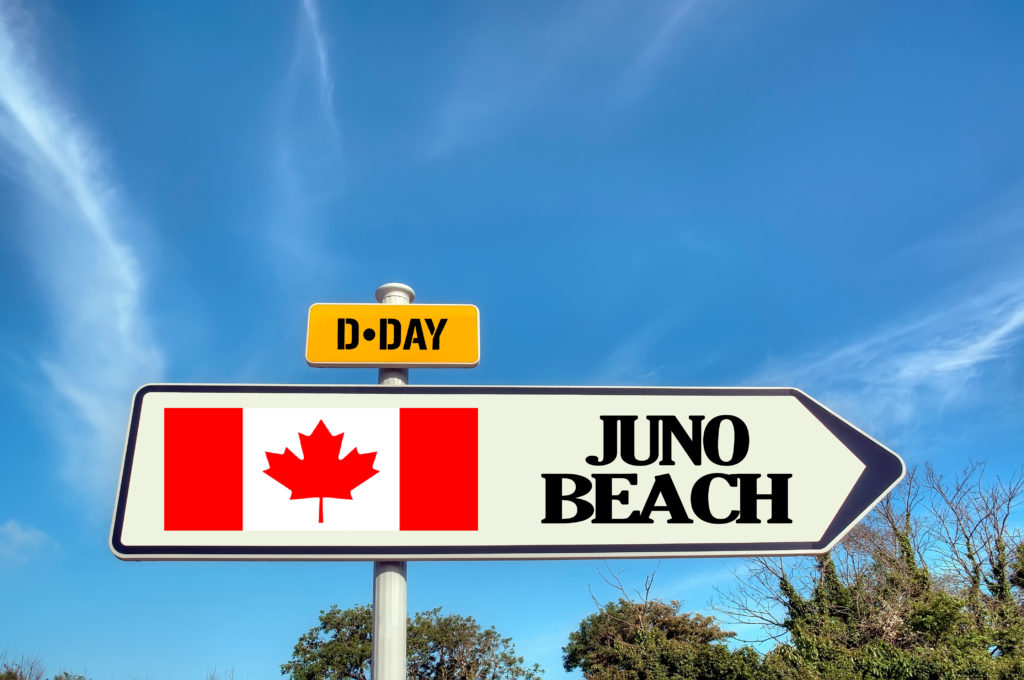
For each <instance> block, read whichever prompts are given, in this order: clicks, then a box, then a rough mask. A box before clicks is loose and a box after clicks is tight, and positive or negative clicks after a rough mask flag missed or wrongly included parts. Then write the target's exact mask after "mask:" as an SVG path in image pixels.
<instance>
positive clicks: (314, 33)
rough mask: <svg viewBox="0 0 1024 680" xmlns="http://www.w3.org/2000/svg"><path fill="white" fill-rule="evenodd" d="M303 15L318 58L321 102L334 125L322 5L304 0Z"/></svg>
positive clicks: (312, 47) (311, 44)
mask: <svg viewBox="0 0 1024 680" xmlns="http://www.w3.org/2000/svg"><path fill="white" fill-rule="evenodd" d="M302 16H303V19H305V21H304V26H305V28H306V35H307V36H308V48H309V50H310V51H311V52H312V53H313V56H314V58H315V60H316V73H317V83H318V84H319V86H320V88H319V89H320V103H321V105H322V106H323V109H324V115H325V116H326V117H327V119H328V120H329V122H330V123H331V126H332V128H333V127H334V79H333V78H331V68H330V63H329V62H328V59H327V44H326V42H325V41H324V33H323V30H322V29H321V28H320V6H319V5H318V4H317V1H316V0H302Z"/></svg>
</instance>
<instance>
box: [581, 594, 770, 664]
mask: <svg viewBox="0 0 1024 680" xmlns="http://www.w3.org/2000/svg"><path fill="white" fill-rule="evenodd" d="M653 580H654V575H653V574H651V575H650V576H648V577H647V579H646V580H645V581H644V588H643V589H642V590H638V591H637V594H638V595H639V599H638V600H634V599H633V598H632V597H631V596H630V595H629V593H627V591H626V589H625V587H623V585H622V583H621V581H619V580H618V578H617V577H615V576H614V575H613V576H612V580H610V579H608V578H605V581H606V582H608V583H609V584H610V585H612V587H614V588H615V589H616V590H618V591H619V592H620V594H621V597H619V599H618V600H617V601H615V602H608V603H606V604H604V605H600V604H599V605H598V611H597V612H596V613H594V614H590V615H589V616H587V617H586V618H585V619H583V621H582V622H580V627H579V629H578V630H576V631H573V632H572V633H570V635H569V642H568V644H567V645H566V646H565V647H563V648H562V654H563V656H562V658H563V662H564V666H565V670H567V671H572V670H575V669H580V670H582V671H583V675H584V677H586V678H587V680H668V679H669V678H673V679H675V678H694V679H703V678H709V679H710V678H721V679H726V680H728V679H730V678H737V679H738V678H754V677H757V673H758V672H759V670H760V665H761V664H760V657H759V655H758V654H757V653H756V652H755V651H754V650H753V649H751V648H744V649H741V650H738V651H735V652H734V651H731V650H729V648H728V647H727V646H726V645H724V644H722V642H723V641H724V640H727V639H729V638H730V637H732V636H733V635H734V634H733V633H731V632H728V631H725V630H722V628H720V627H719V626H718V624H717V623H716V622H715V620H714V618H713V617H710V616H702V615H701V614H693V613H683V612H680V603H679V602H678V601H675V600H673V601H671V602H665V601H663V600H659V599H654V598H651V596H650V591H651V586H652V584H653ZM595 604H597V602H596V600H595Z"/></svg>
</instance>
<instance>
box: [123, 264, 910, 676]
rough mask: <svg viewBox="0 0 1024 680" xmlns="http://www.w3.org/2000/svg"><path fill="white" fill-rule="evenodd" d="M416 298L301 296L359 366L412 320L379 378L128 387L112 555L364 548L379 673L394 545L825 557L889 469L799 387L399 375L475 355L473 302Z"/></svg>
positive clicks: (336, 556) (395, 625)
mask: <svg viewBox="0 0 1024 680" xmlns="http://www.w3.org/2000/svg"><path fill="white" fill-rule="evenodd" d="M413 297H414V293H413V291H412V289H411V288H409V287H408V286H404V285H402V284H387V285H385V286H381V288H380V289H378V291H377V300H378V301H379V302H381V303H384V304H383V305H371V306H360V307H374V309H373V310H366V309H358V310H353V309H351V307H352V306H347V305H341V306H324V309H323V310H320V311H317V312H314V310H316V309H317V307H318V306H316V305H314V307H313V309H311V311H310V340H309V343H308V345H307V359H308V360H309V361H310V363H315V364H316V365H335V364H337V365H342V364H344V365H365V364H359V363H347V362H351V361H354V360H353V359H352V357H353V356H355V355H348V354H346V355H343V356H341V357H339V355H338V353H339V352H341V353H344V352H350V351H352V350H354V349H356V345H355V344H353V343H354V342H355V341H354V338H355V337H356V335H355V333H356V332H357V330H359V331H362V332H363V333H364V334H363V336H362V341H366V339H367V338H368V337H371V336H376V333H377V332H381V330H382V329H383V330H384V331H387V332H391V331H388V329H391V330H392V331H393V335H392V336H389V337H388V339H387V341H386V342H385V343H383V344H381V343H380V342H377V343H376V344H375V345H373V347H371V349H372V350H373V352H376V353H380V352H392V351H395V350H399V349H400V348H401V347H404V344H406V340H402V342H401V343H399V344H398V345H395V343H396V342H397V337H398V335H399V331H398V326H401V328H402V331H401V332H402V334H403V337H405V338H408V337H410V336H411V337H414V340H413V341H409V342H408V344H409V349H410V350H411V351H412V350H418V349H419V345H420V342H419V338H420V337H421V336H420V335H419V331H415V330H410V329H414V328H416V327H419V328H420V329H421V330H423V331H424V334H423V335H422V341H423V345H425V346H426V347H427V348H428V349H427V350H426V352H427V353H426V354H417V355H416V356H415V357H414V359H415V362H414V361H412V359H411V358H410V356H409V355H401V354H389V355H386V356H387V357H391V359H389V360H382V359H381V358H380V357H379V356H376V355H374V356H375V357H376V358H375V361H377V362H378V363H377V364H376V365H378V366H380V368H379V385H147V386H145V387H143V388H141V389H140V390H139V391H138V393H137V394H136V396H135V402H134V405H133V409H132V417H131V423H130V426H129V432H128V440H127V445H126V449H125V457H124V462H123V464H122V470H121V480H120V485H119V489H118V496H117V505H116V510H115V515H114V522H113V526H112V529H111V543H110V545H111V549H112V550H113V552H114V554H115V555H117V556H118V557H120V558H121V559H127V560H188V559H192V560H197V559H198V560H201V559H258V560H288V559H300V560H310V559H329V560H345V559H348V560H374V561H375V562H374V635H373V677H374V680H402V679H403V678H404V676H405V663H406V661H405V643H406V562H405V560H410V559H414V560H465V559H565V558H594V557H605V558H612V557H685V556H730V555H735V556H752V555H806V554H815V553H822V552H825V551H827V550H829V549H830V548H831V547H832V546H834V545H835V544H836V543H837V542H838V541H839V540H840V539H841V538H842V537H843V535H844V534H845V533H846V532H847V531H848V530H849V529H850V528H852V527H853V526H854V524H856V523H857V522H858V521H859V520H860V519H861V518H862V517H863V516H864V515H865V514H867V512H869V511H870V509H871V508H872V507H873V506H874V505H875V504H876V503H877V502H878V501H879V500H880V499H881V498H882V497H883V496H884V495H885V494H886V493H887V492H888V491H889V490H890V489H892V487H893V486H895V484H896V483H897V482H898V481H899V480H900V479H901V478H902V477H903V474H904V465H903V461H902V460H900V458H899V457H898V456H897V455H896V454H895V453H893V452H892V451H890V450H889V449H887V448H885V447H884V446H882V445H881V444H879V443H878V442H876V441H875V440H874V439H872V438H871V437H869V436H868V435H866V434H864V433H863V432H861V431H860V430H858V429H857V428H855V427H854V426H853V425H851V424H850V423H848V422H846V421H845V420H843V419H842V418H840V417H839V416H838V415H836V414H835V413H833V412H832V411H830V410H829V409H827V408H826V407H824V406H823V405H821V404H820V403H818V402H817V401H815V400H814V399H812V398H811V397H809V396H807V395H806V394H804V393H803V392H801V391H799V390H796V389H792V388H671V387H667V388H657V387H484V386H410V385H408V368H407V366H409V365H431V364H430V363H429V357H430V356H431V355H430V354H429V352H430V351H431V350H430V349H429V348H432V347H434V344H433V341H434V340H437V347H438V348H440V347H442V346H446V345H444V343H445V342H446V341H447V340H449V339H455V340H458V341H459V342H457V343H454V344H453V345H450V346H446V347H455V345H459V346H461V347H462V349H461V350H459V351H460V352H462V351H463V350H466V348H467V347H469V348H473V347H475V349H473V350H471V351H465V352H463V354H461V355H459V356H458V357H456V358H458V359H460V360H467V361H477V360H478V359H479V340H478V337H479V336H478V326H477V325H476V324H477V323H478V321H477V318H478V317H477V314H476V308H475V307H472V306H469V305H463V306H458V305H449V306H442V305H436V306H431V305H422V306H420V305H411V304H410V303H411V302H412V300H413ZM327 307H333V309H332V310H331V311H330V313H327V312H326V311H325V310H326V308H327ZM419 307H422V308H423V311H421V310H420V309H418V308H419ZM455 307H460V308H463V309H461V312H460V313H462V312H467V311H468V310H466V309H464V308H466V307H472V313H471V315H470V316H471V317H472V318H471V319H470V318H469V316H467V317H466V319H463V321H464V322H465V323H456V322H454V321H451V319H453V318H455V317H454V316H453V315H452V314H453V313H452V308H455ZM392 308H393V309H392ZM432 308H434V309H432ZM436 308H446V309H443V310H441V311H440V312H439V311H438V309H436ZM321 313H323V314H326V316H322V315H321ZM314 317H316V318H317V321H316V323H314ZM325 319H326V320H325ZM413 319H418V320H419V323H416V324H414V323H412V320H413ZM442 319H448V321H445V322H444V323H442V321H441V320H442ZM467 319H468V320H467ZM428 320H429V322H430V323H427V321H428ZM449 324H450V325H449ZM325 329H326V330H325ZM371 329H376V332H375V333H374V334H370V333H368V332H366V331H368V330H371ZM429 329H433V331H432V333H430V334H429V335H428V334H427V331H429ZM445 329H447V330H456V331H457V332H456V333H453V334H452V335H450V336H446V335H444V333H445V332H447V330H445ZM467 329H471V330H467ZM315 334H321V335H323V334H326V336H325V337H326V340H325V338H324V337H321V338H320V339H319V340H317V341H315V340H314V338H313V337H312V336H313V335H315ZM410 334H411V335H410ZM318 342H319V345H317V343H318ZM460 343H461V344H460ZM310 346H318V347H319V349H316V347H314V349H313V351H312V353H310V350H309V347H310ZM382 346H383V347H384V348H385V349H381V347H382ZM392 346H393V348H392V349H387V348H388V347H392ZM346 347H347V349H346ZM371 354H372V353H371ZM368 356H369V355H368ZM453 356H454V355H452V354H449V355H445V356H444V357H443V359H441V360H439V361H443V362H447V363H446V364H444V365H454V364H453V361H455V359H453ZM364 358H365V357H364ZM388 361H394V362H395V363H393V364H392V363H388ZM332 362H334V363H332ZM416 362H420V363H416ZM466 365H469V364H468V363H467V364H466ZM299 452H301V454H302V456H301V458H300V457H299V456H298V455H296V454H297V453H299Z"/></svg>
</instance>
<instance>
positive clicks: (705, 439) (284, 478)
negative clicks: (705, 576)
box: [111, 385, 904, 560]
mask: <svg viewBox="0 0 1024 680" xmlns="http://www.w3.org/2000/svg"><path fill="white" fill-rule="evenodd" d="M903 473H904V466H903V462H902V461H901V460H900V458H899V457H898V456H896V454H894V453H892V452H891V451H889V450H888V449H886V448H885V447H883V446H882V445H880V444H879V443H877V442H876V441H874V440H873V439H871V438H870V437H868V436H867V435H865V434H864V433H862V432H861V431H859V430H857V429H856V428H855V427H853V426H852V425H850V424H849V423H847V422H846V421H844V420H842V419H841V418H839V417H838V416H836V415H835V414H834V413H832V412H831V411H829V410H828V409H827V408H825V407H823V406H822V405H821V404H819V403H818V402H816V401H814V400H813V399H811V398H810V397H808V396H807V395H805V394H804V393H802V392H800V391H799V390H795V389H790V388H750V389H743V388H648V387H637V388H629V387H597V388H584V387H477V386H473V387H450V386H409V387H381V386H333V385H331V386H328V385H318V386H314V385H310V386H292V385H149V386H146V387H143V388H142V389H140V390H139V392H138V393H137V394H136V397H135V402H134V406H133V410H132V417H131V424H130V427H129V431H128V439H127V445H126V448H125V457H124V462H123V465H122V470H121V480H120V485H119V490H118V497H117V505H116V509H115V514H114V521H113V527H112V531H111V549H112V550H113V552H114V553H115V554H116V555H117V556H118V557H120V558H122V559H165V560H183V559H259V560H270V559H351V560H420V559H435V560H441V559H452V560H455V559H458V560H466V559H560V558H604V557H608V558H611V557H616V558H618V557H681V556H698V555H718V556H722V555H786V554H809V553H819V552H823V551H825V550H828V549H829V548H830V547H831V546H832V545H834V544H835V543H836V542H837V541H838V540H839V539H840V538H841V537H842V536H843V535H844V534H845V533H846V531H848V530H849V529H850V527H852V526H853V525H854V524H855V523H856V522H857V521H858V520H859V519H860V518H861V517H863V516H864V514H866V513H867V512H868V511H869V510H870V509H871V507H872V506H873V505H874V504H875V503H876V502H878V500H879V499H880V498H881V497H882V496H883V495H884V494H885V493H886V492H888V491H889V490H890V489H891V488H892V487H893V486H894V485H895V484H896V483H897V482H898V481H899V480H900V479H901V478H902V476H903Z"/></svg>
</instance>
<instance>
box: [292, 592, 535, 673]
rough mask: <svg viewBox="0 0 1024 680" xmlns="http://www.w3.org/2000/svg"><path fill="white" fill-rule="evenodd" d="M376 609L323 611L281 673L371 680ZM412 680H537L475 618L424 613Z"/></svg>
mask: <svg viewBox="0 0 1024 680" xmlns="http://www.w3.org/2000/svg"><path fill="white" fill-rule="evenodd" d="M372 632H373V610H372V608H371V607H370V606H369V605H360V606H357V607H352V608H350V609H344V610H342V609H339V608H338V607H337V605H335V606H333V607H331V608H330V609H329V610H327V611H321V612H320V622H319V625H317V626H316V627H314V628H312V629H311V630H310V631H309V632H307V633H305V634H304V635H302V636H301V637H300V638H299V641H298V643H296V645H295V650H294V652H293V653H292V658H291V660H290V661H288V662H287V663H285V664H282V666H281V674H282V675H288V676H290V677H291V678H292V679H293V680H342V679H349V678H350V679H351V680H370V677H371V673H370V671H371V667H370V657H371V653H372V650H373V636H372ZM407 635H408V638H407V640H408V677H409V678H410V680H536V679H538V678H540V674H541V669H540V667H539V666H537V665H533V666H532V667H526V666H524V665H523V658H522V657H521V656H517V655H516V653H515V645H514V644H513V643H512V640H511V638H506V637H501V635H499V634H498V632H497V631H496V630H495V629H494V628H493V627H491V628H487V629H483V628H481V627H480V624H478V623H477V622H476V621H475V620H474V619H473V618H472V617H466V616H459V615H456V614H449V615H443V614H442V613H441V610H440V608H438V609H431V610H429V611H425V612H420V613H418V614H416V616H415V617H414V618H413V619H412V620H411V621H410V622H409V627H408V633H407Z"/></svg>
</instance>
